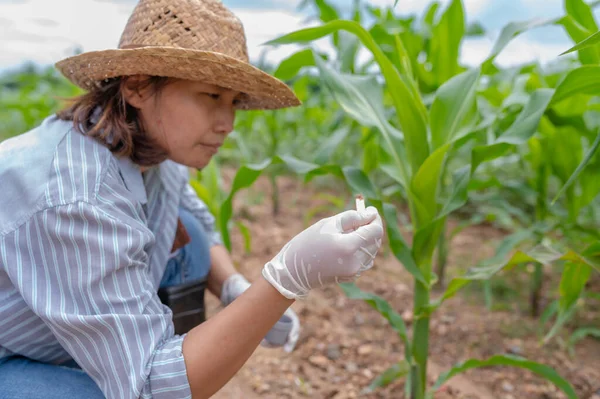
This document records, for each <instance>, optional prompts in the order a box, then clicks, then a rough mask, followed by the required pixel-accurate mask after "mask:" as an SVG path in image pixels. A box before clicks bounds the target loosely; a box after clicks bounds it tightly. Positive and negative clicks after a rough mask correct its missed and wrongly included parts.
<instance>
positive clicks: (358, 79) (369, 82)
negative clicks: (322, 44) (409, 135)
mask: <svg viewBox="0 0 600 399" xmlns="http://www.w3.org/2000/svg"><path fill="white" fill-rule="evenodd" d="M315 61H316V64H317V67H318V68H319V71H320V73H321V77H322V80H323V83H324V84H325V85H327V87H328V88H329V90H330V91H331V93H332V94H333V96H334V98H335V99H336V101H337V102H338V103H339V104H340V106H341V107H342V108H343V109H344V110H345V111H346V112H347V113H348V114H350V115H351V116H352V117H353V118H354V119H356V120H357V121H358V122H359V123H361V124H362V125H366V126H372V127H376V128H378V129H379V131H380V132H381V134H382V136H383V138H384V140H385V141H386V143H387V144H388V145H387V146H386V150H387V152H388V153H389V154H390V156H391V158H392V162H393V165H394V168H395V170H397V171H399V172H400V176H401V180H400V181H399V183H400V184H402V185H403V186H406V185H407V179H408V177H407V176H408V170H407V169H408V165H407V164H406V157H404V156H402V155H403V154H402V153H401V152H399V151H398V148H397V142H398V139H397V138H394V137H393V136H397V132H396V131H395V130H394V129H393V127H392V126H391V125H390V124H389V122H388V121H387V118H386V116H385V111H384V106H383V96H382V93H381V87H380V86H379V83H378V82H377V80H376V79H375V77H373V76H368V77H366V76H354V75H345V74H339V73H337V72H336V71H334V70H333V69H331V68H329V67H328V66H326V65H325V64H324V63H323V62H321V61H320V60H319V59H318V58H317V59H315ZM400 151H403V150H402V149H400Z"/></svg>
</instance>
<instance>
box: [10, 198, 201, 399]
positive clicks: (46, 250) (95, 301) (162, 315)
mask: <svg viewBox="0 0 600 399" xmlns="http://www.w3.org/2000/svg"><path fill="white" fill-rule="evenodd" d="M111 207H112V208H113V209H112V210H111ZM11 240H14V244H15V245H14V248H18V249H16V250H15V251H17V252H18V255H17V256H16V257H15V258H13V259H16V262H14V263H13V264H12V265H10V266H9V267H8V272H9V276H10V278H11V280H12V281H13V282H14V284H15V286H17V287H18V289H19V291H20V293H21V295H22V296H23V298H24V299H25V301H26V302H27V303H28V304H29V306H30V307H31V309H32V310H33V311H34V312H35V313H36V314H37V315H38V316H39V317H40V318H41V319H42V320H43V321H44V322H45V323H46V325H47V326H48V327H49V329H50V330H51V332H52V333H53V335H54V336H55V337H56V339H57V340H58V341H59V342H60V344H61V345H62V346H63V347H64V348H65V350H66V351H67V352H68V353H69V354H70V355H71V356H72V357H73V358H74V359H75V360H76V361H77V363H78V364H79V365H80V366H81V368H82V369H83V370H84V371H85V372H86V373H87V374H88V375H89V376H90V377H91V378H92V379H93V380H94V381H95V382H96V383H97V384H98V386H99V387H100V389H101V390H102V392H103V393H104V395H105V396H106V397H107V398H156V399H175V398H191V391H190V386H189V382H188V378H187V373H186V366H185V362H184V358H183V353H182V342H183V338H184V337H185V335H174V327H173V323H172V314H171V313H170V310H169V309H168V307H166V306H164V305H162V303H161V302H160V299H159V298H158V295H157V293H156V292H155V290H154V287H153V284H152V282H151V279H150V277H149V275H150V272H149V256H148V249H149V248H150V246H151V245H152V244H153V240H154V236H153V235H152V233H151V231H150V230H148V229H147V228H146V227H145V225H144V224H143V222H142V221H141V220H139V219H138V218H137V217H136V215H135V212H133V211H132V212H130V211H125V210H123V209H122V210H120V211H119V210H118V207H116V208H115V207H114V204H110V206H107V205H106V204H105V205H101V204H98V205H96V204H90V203H88V202H84V201H79V202H74V203H71V204H67V205H59V206H56V207H52V208H48V209H45V210H42V211H39V212H38V213H37V214H35V215H34V216H33V217H32V218H31V219H30V220H28V221H27V223H25V224H23V225H22V226H21V227H19V229H17V230H16V231H15V232H13V236H12V237H11ZM11 247H13V246H12V245H11Z"/></svg>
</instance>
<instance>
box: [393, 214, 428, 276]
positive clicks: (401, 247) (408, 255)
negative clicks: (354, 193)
mask: <svg viewBox="0 0 600 399" xmlns="http://www.w3.org/2000/svg"><path fill="white" fill-rule="evenodd" d="M383 218H384V219H385V222H386V224H385V225H386V230H387V231H386V232H387V236H388V240H389V242H390V247H391V249H392V252H393V253H394V256H396V258H397V259H398V260H399V261H400V263H402V265H403V266H404V268H405V269H406V270H407V271H408V272H409V273H410V274H412V275H413V277H414V278H415V279H416V280H417V281H420V282H421V283H423V284H424V285H425V286H429V283H428V282H427V281H426V280H425V277H424V276H423V273H421V270H420V269H419V268H418V267H417V264H416V262H415V260H414V259H413V256H412V251H411V249H410V247H409V246H408V244H407V243H406V241H405V240H404V238H403V237H402V233H401V232H400V228H399V227H398V214H397V212H396V207H395V206H394V205H392V204H387V203H386V204H383Z"/></svg>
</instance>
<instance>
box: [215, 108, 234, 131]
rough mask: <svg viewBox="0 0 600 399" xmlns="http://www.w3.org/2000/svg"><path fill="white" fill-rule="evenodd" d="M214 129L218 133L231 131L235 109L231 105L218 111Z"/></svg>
mask: <svg viewBox="0 0 600 399" xmlns="http://www.w3.org/2000/svg"><path fill="white" fill-rule="evenodd" d="M216 123H217V124H216V127H215V131H216V132H217V133H220V134H225V135H227V134H229V133H231V132H232V131H233V125H234V123H235V109H234V108H233V107H223V108H222V109H221V110H220V111H219V115H218V117H217V119H216Z"/></svg>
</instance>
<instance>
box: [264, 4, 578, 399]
mask: <svg viewBox="0 0 600 399" xmlns="http://www.w3.org/2000/svg"><path fill="white" fill-rule="evenodd" d="M537 24H539V23H538V22H534V23H529V22H528V23H522V24H510V25H509V26H507V27H506V28H505V29H504V31H503V32H502V33H501V35H500V38H499V39H498V42H497V43H496V45H495V46H494V48H493V49H492V53H491V54H490V56H489V57H488V58H487V59H486V60H485V61H484V62H483V63H482V64H481V65H480V66H478V67H475V68H470V69H467V70H465V71H461V70H460V69H457V68H455V67H452V66H453V65H455V62H456V57H457V54H455V53H454V52H452V51H442V52H440V54H437V55H436V57H435V61H434V62H435V65H433V66H432V67H433V68H434V69H437V70H445V71H448V70H449V71H454V72H452V73H450V75H447V76H444V77H442V78H441V79H442V81H443V83H442V84H441V86H440V87H439V89H438V90H437V91H436V92H435V95H434V98H433V101H432V102H431V106H430V107H428V106H426V102H425V100H424V98H423V96H422V95H421V92H420V90H419V85H418V83H417V80H416V78H415V74H414V72H413V70H412V65H411V60H410V58H409V56H408V53H407V51H406V47H405V45H404V43H403V42H402V40H401V38H400V37H399V36H396V37H395V49H396V52H395V54H396V56H395V58H394V59H393V60H392V59H390V58H389V57H388V55H387V54H386V53H385V52H384V51H383V50H382V48H381V47H380V46H379V44H378V43H377V41H376V40H375V39H374V37H373V36H372V35H371V33H370V32H369V31H367V30H365V29H364V28H363V27H362V26H361V25H360V24H359V23H357V22H355V21H348V20H332V21H330V22H327V23H326V24H324V25H322V26H319V27H314V28H308V29H303V30H300V31H296V32H292V33H290V34H288V35H285V36H283V37H280V38H278V39H275V40H273V41H271V42H269V43H268V44H277V45H281V44H289V43H310V42H312V41H314V40H317V39H320V38H322V37H325V36H328V35H332V34H334V33H337V32H339V31H346V32H349V33H351V34H353V35H355V36H356V37H357V38H358V39H359V40H360V42H361V43H362V45H363V46H364V47H365V48H366V49H367V50H368V51H369V52H370V53H371V54H372V56H373V59H374V61H375V62H376V64H377V65H378V67H379V70H380V73H381V75H382V77H383V79H384V81H385V82H384V85H383V87H382V85H380V84H379V82H378V80H377V79H376V77H374V76H368V75H360V76H358V75H353V74H347V73H341V72H339V71H337V70H335V69H334V68H333V67H331V66H330V65H328V64H327V63H326V61H325V60H323V59H322V58H321V57H320V56H319V54H318V53H314V54H313V57H311V61H314V65H316V67H317V68H318V71H319V74H320V77H321V80H322V82H323V84H324V85H325V86H326V87H327V89H328V90H329V92H330V93H331V95H332V96H333V97H334V99H335V100H336V101H337V102H338V103H339V104H340V106H341V107H342V108H343V109H344V110H345V111H346V112H347V113H348V114H349V115H350V116H351V117H352V118H354V119H355V120H356V121H358V122H359V123H361V124H362V125H364V126H368V127H373V128H376V129H378V130H379V132H380V134H381V139H382V140H381V146H380V149H379V150H380V153H379V154H378V156H379V159H380V168H381V169H382V170H383V171H384V172H385V173H386V174H387V175H388V176H389V177H390V178H392V179H393V180H394V181H395V182H396V183H397V184H398V185H400V186H401V187H402V189H403V191H404V192H405V193H406V195H407V201H408V207H409V213H410V220H411V223H412V231H414V232H415V235H414V239H413V243H412V247H411V246H409V245H407V243H406V242H405V241H404V238H403V237H402V234H401V233H400V229H399V226H398V224H397V223H398V222H397V220H398V219H397V212H396V209H395V207H394V206H393V205H392V204H390V203H386V202H384V198H382V196H381V193H379V192H378V191H377V190H376V189H375V188H374V187H373V186H372V184H370V183H369V180H368V178H367V177H366V176H364V177H363V178H362V179H360V182H361V183H363V184H364V186H362V187H361V186H358V187H357V186H356V184H353V185H351V187H352V188H353V191H357V192H358V191H361V192H362V193H365V191H367V192H368V194H367V195H366V197H367V198H369V200H370V202H371V203H372V204H373V205H375V206H377V207H378V208H379V209H380V210H381V211H382V214H383V216H384V218H385V220H386V228H387V233H388V236H389V238H390V243H391V249H392V251H393V252H394V255H395V256H396V257H397V258H398V260H399V261H400V262H401V263H402V264H403V266H404V267H405V268H406V269H407V270H408V271H409V272H410V273H411V274H412V275H413V277H414V303H413V307H414V308H413V312H414V315H415V323H414V326H413V332H412V337H410V338H409V336H408V334H407V330H406V326H405V325H404V322H403V320H402V318H401V317H399V315H398V314H397V313H396V312H394V311H393V309H392V308H391V306H390V305H389V304H387V303H386V302H385V301H383V300H382V299H381V298H379V297H377V296H374V295H372V294H367V293H364V292H362V291H361V290H360V289H359V288H358V287H356V286H355V285H353V284H344V285H343V288H344V289H345V290H346V293H347V295H349V296H350V297H352V298H358V299H363V300H365V301H367V303H369V304H370V305H371V306H373V307H375V308H376V309H377V310H378V311H379V312H380V313H381V314H382V315H384V317H386V318H387V319H388V320H389V321H390V324H391V325H392V326H393V328H394V329H395V330H396V331H397V332H398V334H399V336H400V338H401V339H402V341H403V342H404V344H405V359H404V360H403V361H400V362H399V363H398V364H396V365H393V366H392V368H390V369H389V370H388V371H386V373H384V377H385V378H383V377H382V378H379V379H378V380H377V381H378V382H382V381H386V382H389V380H390V378H389V377H390V376H394V377H399V376H403V375H405V374H407V375H408V378H407V381H406V384H405V394H406V397H407V398H411V399H425V398H426V397H430V396H432V395H433V392H434V390H435V389H436V388H437V387H439V386H440V385H441V383H440V381H441V382H443V381H445V380H446V379H447V378H450V377H451V376H452V375H454V374H456V373H458V372H461V371H464V370H466V369H468V368H471V367H478V366H487V365H496V364H498V365H500V364H504V365H512V366H517V367H524V368H527V369H530V370H532V371H534V372H537V373H539V374H540V375H542V376H544V377H545V378H547V379H548V380H550V381H552V382H554V383H555V384H556V385H557V386H559V387H560V388H561V389H562V390H563V391H564V392H565V393H566V394H567V395H568V397H569V398H575V397H576V395H575V392H574V390H573V388H572V387H571V386H570V385H569V384H568V383H567V382H566V381H564V380H563V379H562V378H561V377H560V376H558V375H557V374H556V373H555V372H554V370H552V369H551V368H549V367H546V366H542V365H539V364H537V363H535V362H531V361H528V360H525V359H517V358H513V357H507V356H495V357H493V358H491V359H488V360H483V361H481V360H476V359H472V360H470V361H468V362H467V363H465V364H463V365H458V366H455V367H454V368H452V369H451V371H450V372H449V373H448V374H446V375H443V376H441V377H440V380H438V383H437V384H436V386H434V387H433V388H432V390H429V391H428V390H427V388H428V387H427V359H428V351H429V320H430V316H431V313H432V312H433V311H435V310H436V309H437V308H439V306H440V305H441V304H442V303H443V302H444V301H445V300H446V299H448V298H450V297H452V296H453V295H455V294H456V292H457V291H458V290H459V289H460V288H462V287H463V286H464V285H466V284H467V283H468V282H470V281H473V280H482V279H487V278H489V277H490V276H492V275H493V274H495V273H497V272H498V271H500V270H502V269H503V268H505V267H511V266H514V264H516V263H522V262H527V261H532V260H533V259H534V258H533V257H532V256H521V257H517V258H512V259H511V260H510V261H509V262H502V263H501V264H499V265H493V266H491V267H487V268H480V269H473V270H471V271H469V273H467V274H466V275H465V276H463V277H460V278H455V279H453V280H452V281H451V282H450V284H449V285H448V288H447V290H446V291H445V292H444V294H443V295H442V296H441V297H440V298H438V299H435V300H433V299H432V298H431V287H432V285H433V283H434V282H435V276H434V273H433V272H432V258H433V253H434V250H435V248H436V244H437V243H438V242H439V237H440V234H441V233H442V231H443V230H444V229H443V227H444V224H445V222H446V219H447V217H448V215H450V214H451V213H452V212H453V211H455V210H456V209H458V208H460V207H461V206H463V205H464V204H465V202H466V199H467V187H468V183H469V181H470V180H471V178H472V176H473V175H474V173H475V172H476V170H477V168H478V167H479V166H480V165H481V164H482V163H484V162H487V161H489V160H492V159H495V158H498V157H500V156H502V155H503V154H505V153H506V152H508V151H509V150H510V149H513V148H515V147H516V146H517V145H520V144H523V143H524V142H526V141H527V140H528V139H529V138H530V137H531V136H532V135H533V134H534V133H535V131H536V128H537V125H538V123H539V121H540V118H541V117H542V115H543V114H544V111H545V109H546V107H547V106H548V104H549V102H550V101H551V99H552V98H553V95H554V90H552V89H546V88H542V89H539V90H536V91H535V92H534V93H533V94H532V95H531V96H530V98H529V100H528V102H527V104H526V105H525V107H524V109H523V110H522V112H521V113H520V114H519V115H518V117H517V119H516V120H515V122H514V123H513V124H512V125H511V126H510V127H509V128H508V129H507V130H506V131H504V132H503V133H502V134H501V135H500V136H499V137H496V138H495V139H494V140H492V142H489V143H486V144H484V145H475V146H474V147H473V148H472V150H471V152H470V154H469V155H470V156H469V157H466V158H467V159H464V160H463V162H462V164H461V165H460V166H459V167H456V168H454V169H453V170H446V169H445V168H447V165H446V163H445V159H446V158H447V157H448V156H449V155H450V154H452V153H453V152H454V151H457V150H459V149H460V148H461V147H462V146H464V144H465V143H467V142H468V141H469V140H470V139H474V138H475V136H476V134H477V133H478V132H481V131H485V129H486V126H488V125H489V123H490V121H489V120H485V119H484V120H482V119H481V118H478V109H477V102H476V98H477V92H478V83H479V81H480V79H481V77H482V76H483V75H484V74H485V73H486V72H487V71H490V70H493V60H494V58H495V57H496V56H497V55H498V54H499V53H500V51H501V50H502V49H503V48H504V46H506V44H507V43H508V42H509V41H510V40H511V39H512V38H513V37H514V36H516V35H517V34H519V33H520V32H522V31H523V30H525V29H528V28H530V27H532V26H536V25H537ZM446 25H448V26H451V25H453V26H455V27H456V26H464V9H463V6H462V3H461V1H459V0H454V1H452V2H451V3H450V4H449V6H448V8H447V9H446V10H445V12H444V13H443V14H442V15H441V17H440V18H439V21H438V22H437V25H436V27H437V32H438V36H437V37H436V40H439V41H440V45H439V47H438V49H439V48H445V49H452V48H455V47H456V42H460V40H461V37H459V36H456V35H452V34H448V32H449V30H448V29H447V28H446ZM434 31H436V30H435V29H434ZM454 31H458V32H461V29H458V30H456V29H455V30H454ZM303 51H304V52H306V51H307V50H303ZM446 65H449V66H450V69H444V67H445V66H446ZM384 94H385V96H387V97H384ZM384 98H389V99H390V102H391V104H392V106H393V108H394V111H395V112H394V114H393V115H394V118H393V119H391V120H390V118H389V116H388V115H390V114H389V113H388V112H386V108H385V106H384V103H385V100H384ZM446 173H448V174H450V175H452V179H451V182H449V181H447V180H446V179H443V178H442V177H443V176H445V175H446ZM355 183H356V182H355ZM375 385H377V384H375Z"/></svg>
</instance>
